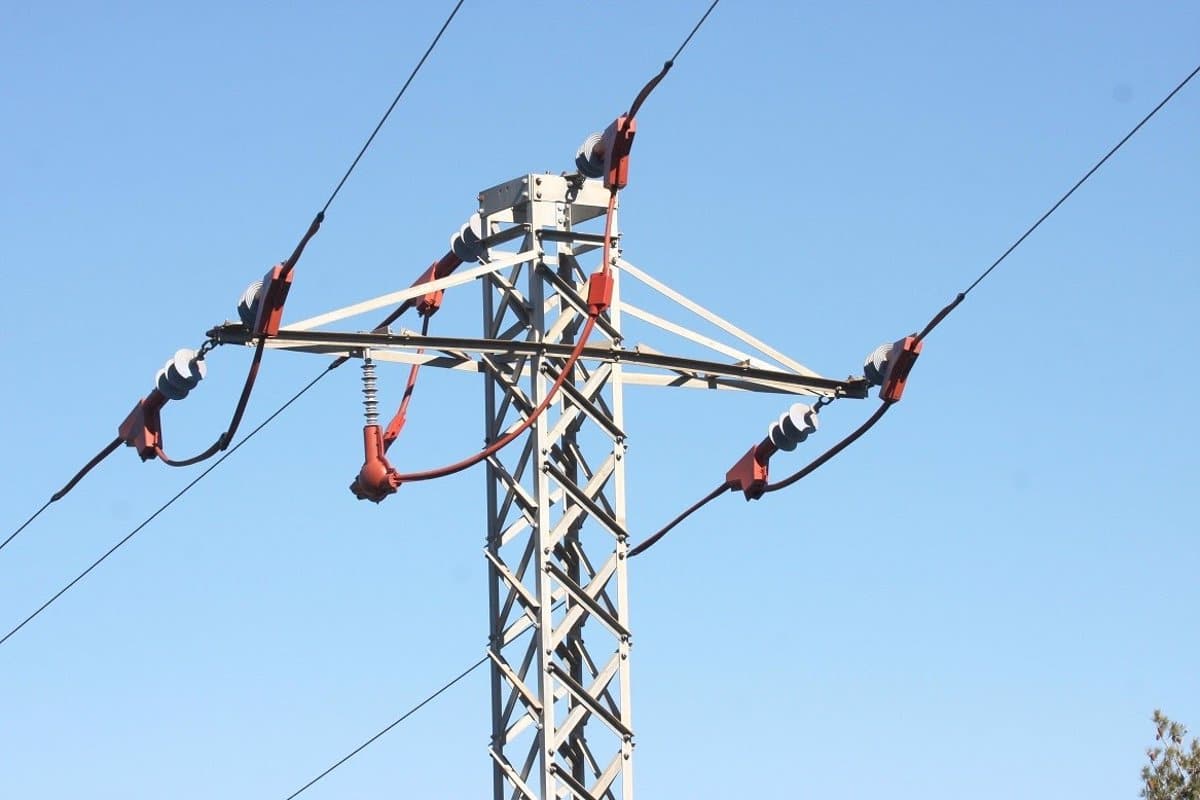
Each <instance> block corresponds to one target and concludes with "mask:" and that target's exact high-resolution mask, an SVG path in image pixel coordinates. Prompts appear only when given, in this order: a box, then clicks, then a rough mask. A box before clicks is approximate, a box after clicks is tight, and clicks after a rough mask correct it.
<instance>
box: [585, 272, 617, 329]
mask: <svg viewBox="0 0 1200 800" xmlns="http://www.w3.org/2000/svg"><path fill="white" fill-rule="evenodd" d="M612 296H613V276H612V273H610V272H609V271H608V270H604V269H601V270H599V271H598V272H593V273H592V274H591V276H590V277H589V278H588V291H587V304H588V314H590V315H591V316H593V317H598V316H600V315H601V314H603V313H604V312H605V311H607V310H608V307H609V306H610V305H612Z"/></svg>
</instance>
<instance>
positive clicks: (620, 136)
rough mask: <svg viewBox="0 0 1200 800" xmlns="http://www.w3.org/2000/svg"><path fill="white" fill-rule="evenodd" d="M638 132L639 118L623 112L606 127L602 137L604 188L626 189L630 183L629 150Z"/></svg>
mask: <svg viewBox="0 0 1200 800" xmlns="http://www.w3.org/2000/svg"><path fill="white" fill-rule="evenodd" d="M636 133H637V120H635V119H633V118H632V117H630V116H627V115H625V114H622V115H621V116H619V117H617V118H616V119H615V120H613V122H612V124H611V125H609V126H608V128H606V129H605V131H604V135H603V136H602V137H601V139H600V148H601V149H602V150H603V151H604V188H606V189H612V190H616V189H624V188H625V186H626V185H627V184H628V183H629V151H630V150H631V149H632V148H633V137H634V135H635V134H636Z"/></svg>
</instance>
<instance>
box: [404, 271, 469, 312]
mask: <svg viewBox="0 0 1200 800" xmlns="http://www.w3.org/2000/svg"><path fill="white" fill-rule="evenodd" d="M444 260H445V259H442V261H444ZM442 261H435V262H433V263H432V264H430V265H429V269H427V270H425V271H424V272H423V273H421V277H419V278H417V280H416V282H415V283H414V284H413V286H420V285H421V284H423V283H429V282H430V281H434V280H437V278H438V272H439V271H440V270H439V269H438V267H439V265H441V263H442ZM460 263H461V261H460ZM445 296H446V290H445V289H438V290H437V291H433V292H426V293H425V294H423V295H421V299H420V300H418V301H417V313H418V314H420V315H421V316H422V317H429V316H433V314H434V313H435V312H436V311H437V310H438V309H439V308H441V307H442V299H443V298H444V297H445Z"/></svg>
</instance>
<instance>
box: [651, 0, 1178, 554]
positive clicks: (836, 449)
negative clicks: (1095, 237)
mask: <svg viewBox="0 0 1200 800" xmlns="http://www.w3.org/2000/svg"><path fill="white" fill-rule="evenodd" d="M713 5H716V4H715V3H714V4H713ZM709 10H710V11H711V9H709ZM701 21H703V20H701ZM689 38H690V37H689ZM684 44H687V42H684ZM668 63H669V62H668ZM1198 73H1200V65H1197V66H1196V68H1195V69H1193V70H1192V71H1191V72H1190V73H1188V75H1187V77H1186V78H1184V79H1183V80H1182V81H1180V82H1179V83H1178V84H1177V85H1176V86H1175V88H1174V89H1172V90H1171V91H1170V92H1169V93H1168V94H1167V96H1166V97H1164V98H1163V99H1162V100H1161V101H1160V102H1159V103H1158V105H1156V106H1155V107H1154V108H1152V109H1151V110H1150V113H1148V114H1147V115H1146V116H1144V117H1142V119H1141V121H1140V122H1138V124H1137V125H1134V126H1133V128H1132V129H1130V131H1129V133H1127V134H1125V135H1124V136H1123V137H1122V138H1121V140H1120V141H1119V142H1117V143H1116V144H1115V145H1113V146H1112V148H1111V149H1110V150H1109V151H1108V152H1107V153H1105V154H1104V156H1103V157H1102V158H1101V159H1100V160H1099V161H1097V162H1096V163H1095V164H1094V165H1092V168H1091V169H1089V170H1088V171H1087V172H1086V173H1084V175H1083V177H1082V178H1080V179H1079V180H1078V181H1076V182H1075V184H1074V185H1073V186H1072V187H1071V188H1070V189H1068V190H1067V191H1066V193H1065V194H1063V196H1062V197H1060V198H1058V200H1057V202H1055V203H1054V205H1052V206H1050V208H1049V210H1047V211H1046V213H1044V214H1042V215H1041V216H1040V217H1038V219H1037V221H1036V222H1034V223H1033V224H1032V225H1030V226H1029V227H1028V228H1026V229H1025V232H1024V233H1022V234H1021V235H1020V236H1019V237H1017V239H1016V241H1014V242H1013V243H1012V244H1011V245H1009V246H1008V249H1007V250H1005V251H1004V252H1003V253H1001V254H1000V257H999V258H997V259H996V260H995V261H993V262H992V263H991V265H990V266H988V268H987V269H985V270H984V271H983V272H982V273H980V274H979V276H978V277H977V278H975V280H974V281H972V282H971V285H970V286H968V287H967V288H966V289H964V290H963V291H961V292H959V293H958V295H956V296H955V298H954V299H953V300H952V301H951V302H950V303H949V304H947V305H946V306H945V307H944V308H942V309H941V310H940V311H938V312H937V313H936V314H934V315H933V318H932V319H930V320H929V322H928V323H926V325H925V327H924V328H922V329H921V332H920V333H919V334H917V335H916V338H917V340H918V341H921V340H923V339H924V338H925V337H926V336H928V335H929V334H930V333H931V332H932V331H933V329H934V328H936V327H937V326H938V325H940V324H941V323H942V320H944V319H945V318H946V317H948V316H949V315H950V313H951V312H952V311H954V309H955V308H957V307H958V305H959V304H960V303H962V301H963V300H965V299H966V298H967V295H968V294H970V293H971V291H972V290H974V289H975V287H976V286H978V285H979V284H980V283H982V282H983V280H984V279H985V278H987V276H988V275H990V274H991V273H992V272H993V271H994V270H995V269H996V267H998V266H1000V264H1001V262H1003V261H1004V259H1006V258H1008V257H1009V255H1011V254H1012V252H1013V251H1014V250H1016V249H1017V248H1018V247H1020V245H1021V243H1022V242H1024V241H1025V240H1026V239H1028V238H1029V237H1030V235H1031V234H1032V233H1033V232H1034V231H1036V230H1037V229H1038V228H1039V227H1040V226H1041V224H1042V223H1043V222H1045V221H1046V220H1047V219H1049V218H1050V215H1051V214H1053V213H1054V212H1055V211H1057V210H1058V208H1059V206H1061V205H1062V204H1063V203H1065V202H1067V199H1068V198H1069V197H1070V196H1071V195H1073V194H1075V191H1076V190H1077V189H1078V188H1079V187H1081V186H1083V184H1084V183H1086V182H1087V180H1088V178H1090V177H1092V175H1094V174H1095V173H1096V171H1097V170H1099V169H1100V167H1102V166H1104V164H1105V162H1107V161H1108V160H1109V159H1110V158H1112V157H1113V155H1115V154H1116V152H1117V151H1118V150H1120V149H1121V148H1122V147H1123V146H1124V145H1125V143H1126V142H1128V141H1129V140H1130V139H1132V138H1133V135H1134V134H1136V133H1137V132H1138V131H1139V130H1141V129H1142V126H1143V125H1145V124H1146V123H1147V122H1149V121H1150V119H1151V118H1152V117H1153V116H1154V115H1155V114H1157V113H1158V112H1159V111H1160V110H1161V109H1162V108H1163V106H1165V105H1166V104H1167V103H1169V102H1170V101H1171V98H1173V97H1174V96H1175V95H1176V94H1178V93H1179V91H1180V90H1181V89H1183V87H1184V86H1187V84H1188V83H1189V82H1190V81H1191V80H1192V78H1194V77H1196V75H1197V74H1198ZM892 405H894V402H892V401H884V402H883V403H881V404H880V405H879V407H878V408H877V409H876V410H875V412H874V413H873V414H872V415H871V416H870V417H869V418H868V419H867V420H866V421H865V422H863V423H862V424H861V425H860V426H859V427H858V428H856V429H855V430H854V431H853V432H852V433H850V434H849V435H848V436H846V437H844V438H843V439H841V440H840V441H839V442H838V443H837V444H835V445H834V446H833V447H830V448H829V449H828V450H826V451H825V452H824V453H822V454H821V455H819V456H817V457H816V458H815V459H813V460H812V461H810V462H809V463H808V464H806V465H805V466H804V467H802V468H801V469H799V470H797V471H796V472H793V473H792V474H791V475H789V476H787V477H786V478H783V479H782V480H779V481H776V482H774V483H769V484H767V486H766V487H765V488H764V489H763V494H767V493H770V492H777V491H779V490H780V489H786V488H787V487H789V486H791V485H792V484H794V483H796V482H797V481H799V480H802V479H803V478H805V477H807V476H808V475H810V474H812V473H813V472H815V471H816V470H818V469H819V468H820V467H821V466H822V465H824V464H825V463H826V462H828V461H830V460H831V459H832V458H833V457H834V456H836V455H837V454H838V453H840V452H842V450H844V449H846V448H847V447H849V446H850V445H851V444H853V443H854V442H855V441H856V440H858V438H859V437H861V436H862V435H863V434H864V433H866V432H867V431H869V430H870V429H871V428H872V427H874V425H875V423H877V422H879V420H880V419H881V418H882V417H883V415H884V414H886V413H887V411H888V409H889V408H891V407H892ZM729 488H730V485H729V484H728V483H723V484H721V485H720V486H718V487H717V488H716V489H714V490H713V491H711V492H709V493H708V494H707V495H705V496H704V497H703V498H701V499H700V500H698V501H697V502H696V503H694V504H693V505H691V506H689V507H688V508H687V510H685V511H684V512H683V513H681V514H680V515H679V516H677V517H675V518H674V519H673V520H671V521H670V522H669V523H667V524H666V525H664V526H663V527H661V528H659V529H658V530H657V531H655V532H654V533H653V534H651V535H650V536H647V537H646V539H645V540H643V541H642V542H641V543H640V544H638V545H637V546H636V547H633V548H632V549H630V551H629V555H630V556H636V555H641V554H642V553H644V552H645V551H646V550H648V549H650V548H651V547H653V546H654V545H655V544H656V543H657V542H658V541H659V540H661V539H662V538H663V537H664V536H666V535H667V534H668V533H670V531H671V529H672V528H674V527H675V526H676V525H678V524H679V523H681V522H683V521H684V520H685V519H687V518H688V517H689V516H691V515H692V514H693V513H695V512H696V511H699V510H700V509H701V508H703V507H704V506H706V505H708V504H709V503H710V502H712V501H713V500H715V499H717V498H718V497H720V496H721V495H722V494H724V492H725V491H726V490H727V489H729Z"/></svg>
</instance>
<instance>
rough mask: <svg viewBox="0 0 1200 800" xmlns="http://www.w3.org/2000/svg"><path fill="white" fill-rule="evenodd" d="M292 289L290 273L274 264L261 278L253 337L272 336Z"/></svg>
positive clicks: (281, 318)
mask: <svg viewBox="0 0 1200 800" xmlns="http://www.w3.org/2000/svg"><path fill="white" fill-rule="evenodd" d="M291 288H292V271H291V270H290V269H286V268H285V265H283V264H276V265H275V266H274V267H272V268H271V269H270V271H269V272H267V274H266V275H264V276H263V279H262V289H261V291H260V293H259V296H258V301H257V303H258V311H257V313H256V315H255V318H254V327H253V331H254V335H255V336H274V335H275V334H277V333H279V325H280V323H281V322H282V321H283V304H284V301H286V300H287V296H288V292H289V291H291Z"/></svg>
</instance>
